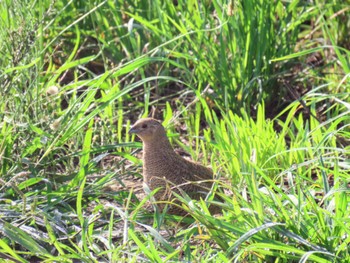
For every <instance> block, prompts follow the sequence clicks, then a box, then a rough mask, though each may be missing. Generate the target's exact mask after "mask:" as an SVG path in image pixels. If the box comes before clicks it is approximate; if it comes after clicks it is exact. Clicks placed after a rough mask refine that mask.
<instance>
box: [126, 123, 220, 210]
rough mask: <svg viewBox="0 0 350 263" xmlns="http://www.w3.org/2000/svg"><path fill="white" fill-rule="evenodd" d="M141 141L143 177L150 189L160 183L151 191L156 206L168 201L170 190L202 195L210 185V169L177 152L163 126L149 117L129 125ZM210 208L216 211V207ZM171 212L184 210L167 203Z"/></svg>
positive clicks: (203, 195)
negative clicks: (153, 194) (156, 202)
mask: <svg viewBox="0 0 350 263" xmlns="http://www.w3.org/2000/svg"><path fill="white" fill-rule="evenodd" d="M129 132H130V133H135V134H136V135H137V136H138V137H140V138H141V140H142V142H143V179H144V182H145V183H146V184H147V185H148V187H149V188H150V189H151V190H152V191H153V190H154V189H157V188H159V187H161V189H160V190H159V191H158V192H157V193H156V194H155V196H154V197H155V199H156V201H158V203H159V204H158V206H160V208H163V207H164V203H165V202H163V205H162V201H172V200H173V199H174V195H172V192H173V191H174V192H177V193H181V191H180V190H179V188H181V190H182V191H184V192H186V194H187V195H189V196H190V197H191V198H192V199H199V198H200V196H202V197H203V198H204V197H205V195H206V194H207V193H208V191H209V190H210V188H211V185H212V180H213V172H212V170H211V169H209V168H206V167H204V166H202V165H200V164H197V163H194V162H191V161H188V160H186V159H184V158H182V157H181V156H179V155H177V154H176V153H175V152H174V150H173V148H172V146H171V145H170V142H169V140H168V138H167V136H166V132H165V129H164V127H163V126H162V125H161V124H160V123H159V122H158V121H157V120H155V119H153V118H145V119H140V120H139V121H137V122H136V123H135V124H134V125H133V126H132V127H131V129H130V131H129ZM213 208H214V207H213V206H212V209H211V211H212V212H217V209H215V210H214V209H213ZM168 212H169V213H172V214H184V211H183V210H182V209H180V208H179V207H177V206H170V209H169V210H168Z"/></svg>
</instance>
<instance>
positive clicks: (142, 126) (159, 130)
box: [129, 118, 166, 142]
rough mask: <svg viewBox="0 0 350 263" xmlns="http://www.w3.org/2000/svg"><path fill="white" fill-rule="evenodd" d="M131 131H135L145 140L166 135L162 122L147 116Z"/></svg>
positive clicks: (130, 131)
mask: <svg viewBox="0 0 350 263" xmlns="http://www.w3.org/2000/svg"><path fill="white" fill-rule="evenodd" d="M129 133H134V134H136V135H137V136H138V137H140V138H141V140H142V141H143V142H148V141H153V140H157V139H160V138H162V137H164V136H165V135H166V133H165V129H164V127H163V126H162V124H161V123H160V122H159V121H157V120H155V119H153V118H145V119H140V120H138V121H137V122H136V123H135V124H134V125H133V126H132V127H131V129H130V130H129Z"/></svg>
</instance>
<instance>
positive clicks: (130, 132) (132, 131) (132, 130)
mask: <svg viewBox="0 0 350 263" xmlns="http://www.w3.org/2000/svg"><path fill="white" fill-rule="evenodd" d="M138 131H139V130H138V129H137V128H135V127H131V129H130V130H129V134H133V133H138Z"/></svg>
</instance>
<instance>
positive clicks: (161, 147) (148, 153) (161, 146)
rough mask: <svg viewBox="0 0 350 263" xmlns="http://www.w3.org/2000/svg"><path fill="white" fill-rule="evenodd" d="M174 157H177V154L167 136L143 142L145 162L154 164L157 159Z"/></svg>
mask: <svg viewBox="0 0 350 263" xmlns="http://www.w3.org/2000/svg"><path fill="white" fill-rule="evenodd" d="M174 155H176V153H175V152H174V149H173V147H172V146H171V144H170V142H169V140H168V138H167V137H166V136H164V137H159V138H157V139H155V140H152V141H144V142H143V159H144V162H149V161H152V162H153V161H155V160H157V159H163V158H164V157H166V158H170V157H172V156H174Z"/></svg>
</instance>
